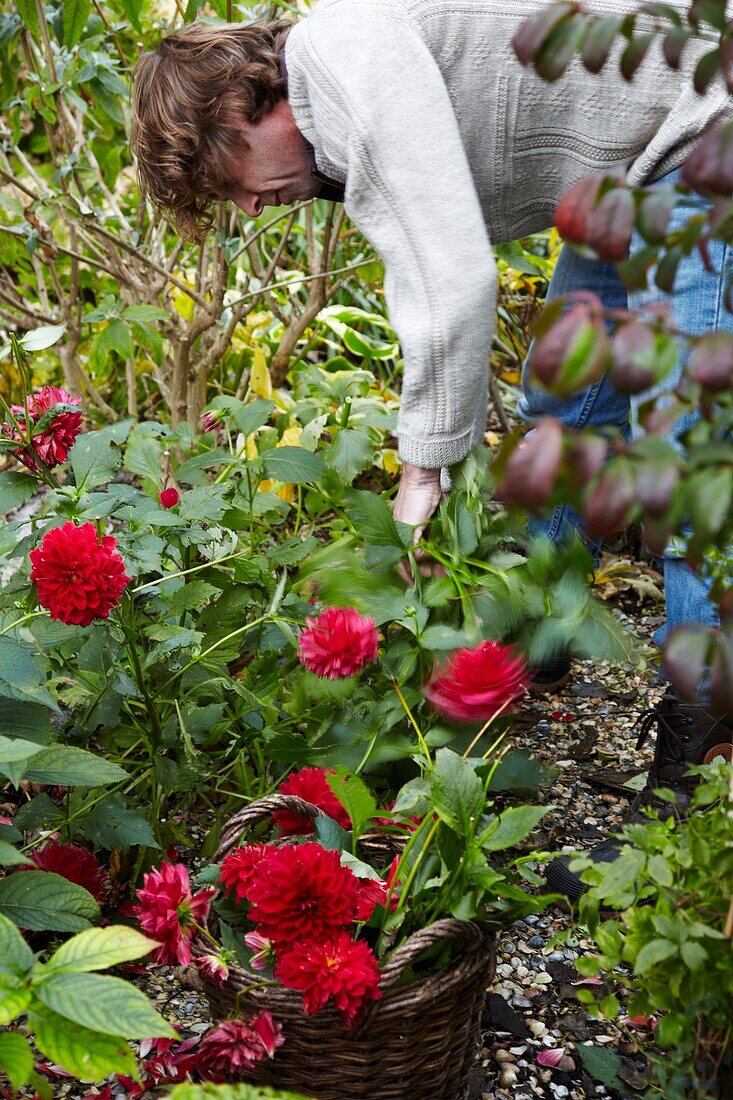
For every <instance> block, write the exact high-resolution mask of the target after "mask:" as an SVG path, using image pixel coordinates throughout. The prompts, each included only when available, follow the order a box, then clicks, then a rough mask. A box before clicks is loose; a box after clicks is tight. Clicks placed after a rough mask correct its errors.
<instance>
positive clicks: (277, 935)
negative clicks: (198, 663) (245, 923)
mask: <svg viewBox="0 0 733 1100" xmlns="http://www.w3.org/2000/svg"><path fill="white" fill-rule="evenodd" d="M247 898H248V899H249V901H250V903H251V905H250V910H249V918H250V920H251V921H252V922H253V924H256V925H257V931H258V932H259V933H260V934H261V935H263V936H266V937H267V938H268V939H270V940H272V941H273V943H274V944H275V945H276V947H277V946H279V945H281V944H287V943H294V942H297V941H300V940H321V939H323V938H324V937H325V936H329V935H332V934H334V933H336V932H338V931H339V930H340V929H342V928H346V926H347V925H349V924H351V922H352V921H353V920H354V915H355V913H356V907H357V903H358V899H359V881H358V879H357V878H356V877H355V876H354V875H353V874H352V872H351V871H350V870H349V869H348V867H343V866H342V865H341V861H340V859H339V854H338V852H334V851H327V850H326V849H325V848H322V847H321V846H320V844H301V845H299V846H298V847H292V848H275V849H274V850H272V852H271V854H270V855H269V856H268V857H267V859H263V860H261V862H260V863H259V865H258V867H257V874H256V875H255V877H254V879H253V881H252V883H251V885H250V886H249V888H248V890H247Z"/></svg>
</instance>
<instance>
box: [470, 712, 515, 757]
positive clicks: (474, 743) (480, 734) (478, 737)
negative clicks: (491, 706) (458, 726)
mask: <svg viewBox="0 0 733 1100" xmlns="http://www.w3.org/2000/svg"><path fill="white" fill-rule="evenodd" d="M511 702H513V700H512V699H507V700H506V702H504V703H502V704H501V706H500V707H499V709H498V710H495V711H494V713H493V714H492V715H491V718H489V719H488V721H486V722H484V724H483V726H482V727H481V729H480V730H479V731H478V733H477V734H476V736H475V737H474V739H473V741H472V742H471V744H470V745H469V746H468V748H467V749H466V751H465V752H464V753H463V759H464V760H466V759H467V758H468V757H469V756H470V755H471V753H472V752H473V750H474V749H475V748H476V746H477V745H478V743H479V741H480V740H481V738H482V737H483V735H484V734H485V733H486V731H487V729H488V728H489V726H490V725H491V723H492V722H493V721H494V720H495V719H496V718H498V717H499V715H500V714H501V713H502V711H504V710H506V708H507V707H508V706H509V704H510V703H511ZM500 740H501V738H499V740H497V741H496V742H495V744H497V745H498V744H499V741H500ZM492 748H493V746H492Z"/></svg>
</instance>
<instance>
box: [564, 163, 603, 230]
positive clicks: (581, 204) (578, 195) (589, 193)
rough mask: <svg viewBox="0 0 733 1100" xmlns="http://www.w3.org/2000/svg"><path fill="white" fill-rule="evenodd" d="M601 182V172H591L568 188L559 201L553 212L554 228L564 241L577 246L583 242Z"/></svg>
mask: <svg viewBox="0 0 733 1100" xmlns="http://www.w3.org/2000/svg"><path fill="white" fill-rule="evenodd" d="M603 180H604V176H603V174H602V173H601V172H591V173H590V174H589V175H587V176H583V178H582V179H579V180H578V182H577V183H574V184H573V186H572V187H570V188H568V190H567V191H566V192H565V194H564V195H563V197H562V198H561V199H560V202H559V203H558V204H557V209H556V210H555V226H556V228H557V231H558V233H559V234H560V236H561V237H564V238H565V240H566V241H574V242H576V243H577V244H581V243H582V242H583V241H585V234H586V232H587V229H588V218H589V216H590V214H591V211H592V210H593V209H594V208H595V205H596V199H597V198H598V192H599V191H600V189H601V184H602V183H603Z"/></svg>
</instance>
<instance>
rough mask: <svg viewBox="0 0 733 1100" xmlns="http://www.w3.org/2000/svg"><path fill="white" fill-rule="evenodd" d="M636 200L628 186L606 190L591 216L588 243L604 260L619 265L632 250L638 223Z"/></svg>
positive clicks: (589, 218)
mask: <svg viewBox="0 0 733 1100" xmlns="http://www.w3.org/2000/svg"><path fill="white" fill-rule="evenodd" d="M635 215H636V211H635V207H634V197H633V195H632V194H631V192H630V191H628V190H627V189H626V188H625V187H614V188H613V189H612V190H611V191H607V192H606V194H605V195H604V196H603V198H602V199H601V201H600V202H599V204H598V206H597V207H596V208H595V210H593V211H592V212H591V213H590V214H589V216H588V222H587V226H586V233H585V240H586V243H587V244H589V245H590V247H591V248H592V249H593V251H594V252H596V253H597V254H598V256H600V258H601V259H602V260H609V261H610V262H611V263H617V262H618V261H619V260H623V259H624V258H625V256H626V255H627V253H628V251H629V245H630V244H631V234H632V233H633V230H634V220H635Z"/></svg>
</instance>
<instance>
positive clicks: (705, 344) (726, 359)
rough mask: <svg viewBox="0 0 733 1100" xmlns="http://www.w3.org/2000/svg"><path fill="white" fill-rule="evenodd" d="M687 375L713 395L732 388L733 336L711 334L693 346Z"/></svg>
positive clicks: (722, 333)
mask: <svg viewBox="0 0 733 1100" xmlns="http://www.w3.org/2000/svg"><path fill="white" fill-rule="evenodd" d="M688 370H689V373H690V375H691V376H692V377H693V378H694V379H695V381H696V382H699V383H700V385H701V386H704V387H705V389H706V390H712V391H713V393H722V392H723V391H725V390H729V389H730V388H731V386H733V334H731V333H729V332H711V333H708V334H707V335H706V336H703V337H702V338H701V339H700V340H698V341H697V343H696V344H695V348H694V350H693V352H692V358H691V359H690V365H689V368H688Z"/></svg>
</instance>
